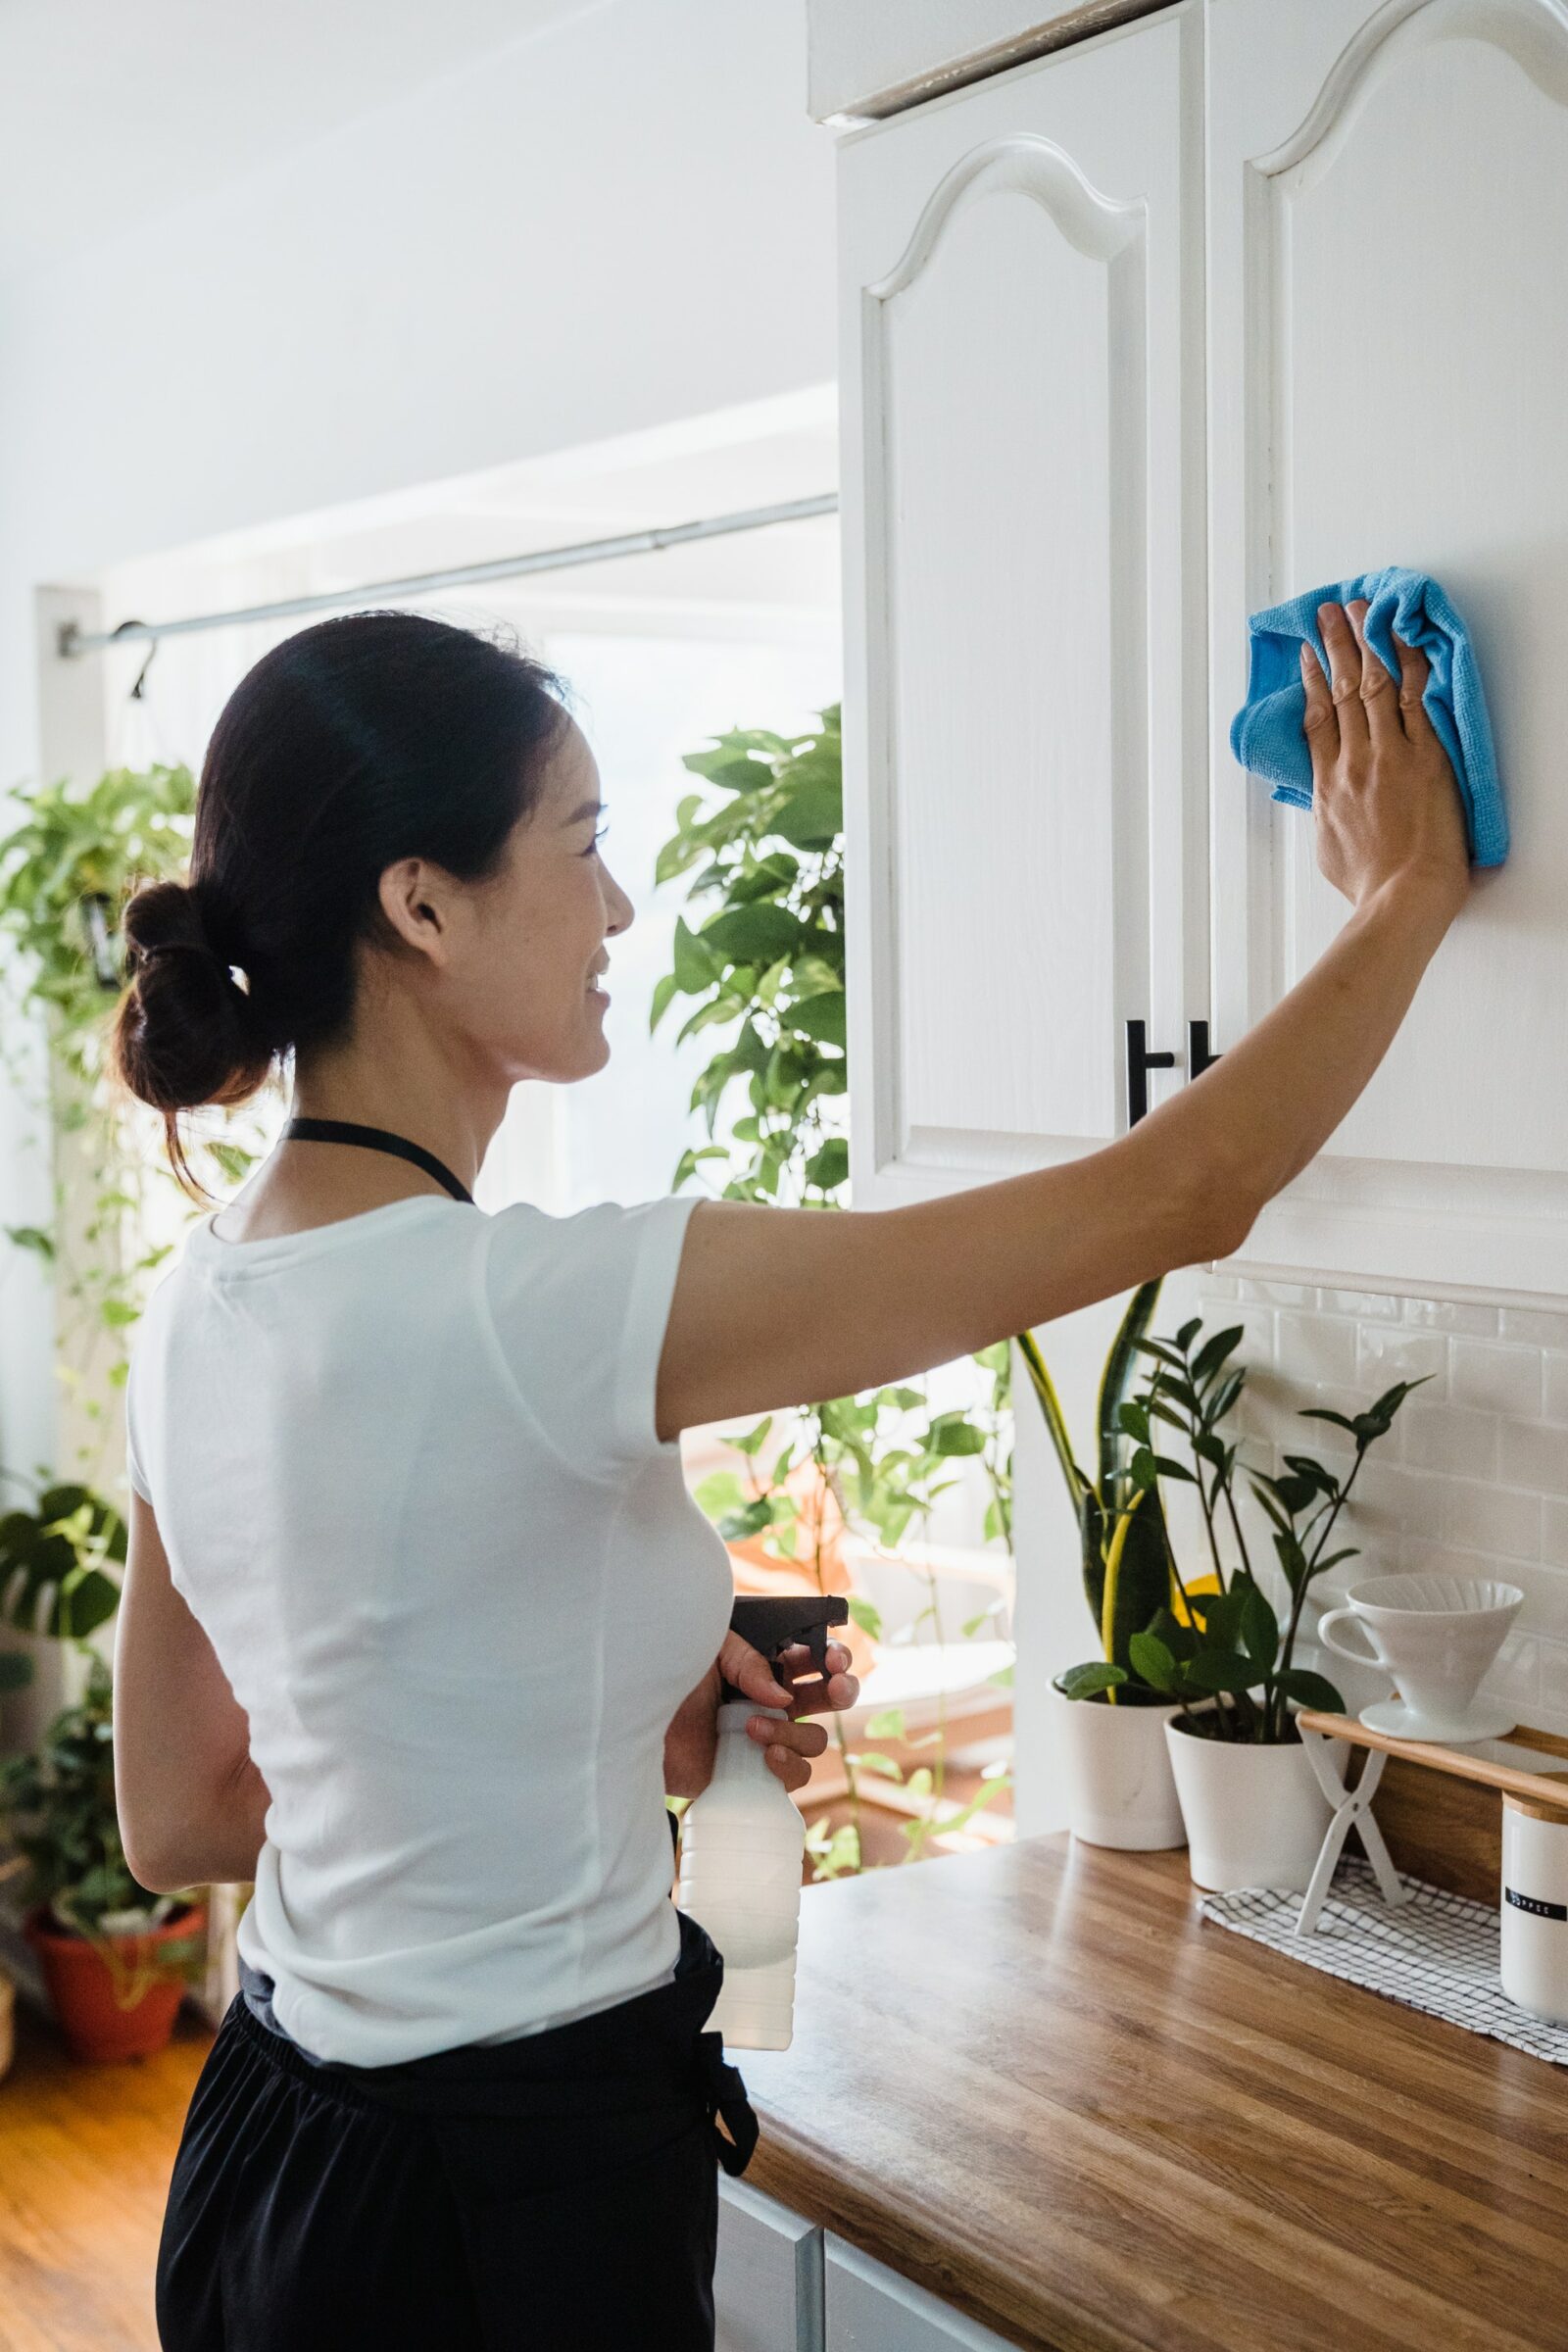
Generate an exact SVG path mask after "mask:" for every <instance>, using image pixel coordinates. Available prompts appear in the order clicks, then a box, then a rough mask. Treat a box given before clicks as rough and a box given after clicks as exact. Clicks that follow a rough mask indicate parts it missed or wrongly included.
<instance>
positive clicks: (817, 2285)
mask: <svg viewBox="0 0 1568 2352" xmlns="http://www.w3.org/2000/svg"><path fill="white" fill-rule="evenodd" d="M713 2311H714V2319H715V2332H714V2352H823V2342H822V2231H821V2230H820V2229H817V2228H816V2227H815V2226H814V2225H813V2224H812V2223H810V2222H808V2221H805V2220H803V2219H802V2217H801V2215H800V2214H798V2213H792V2212H791V2211H790V2209H789V2207H788V2206H787V2205H780V2204H779V2203H778V2201H777V2199H776V2198H774V2197H767V2196H764V2195H763V2194H762V2192H761V2190H760V2189H757V2188H749V2187H748V2186H747V2184H746V2182H745V2181H744V2180H731V2179H730V2178H729V2177H728V2175H727V2174H726V2175H724V2176H723V2177H722V2178H721V2179H720V2180H719V2183H718V2252H717V2257H716V2259H715V2261H714V2264H713Z"/></svg>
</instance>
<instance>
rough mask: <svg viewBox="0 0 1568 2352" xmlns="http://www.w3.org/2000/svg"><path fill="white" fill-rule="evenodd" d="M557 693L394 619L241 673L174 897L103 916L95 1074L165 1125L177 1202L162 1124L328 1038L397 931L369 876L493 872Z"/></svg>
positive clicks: (179, 1152)
mask: <svg viewBox="0 0 1568 2352" xmlns="http://www.w3.org/2000/svg"><path fill="white" fill-rule="evenodd" d="M565 691H566V689H565V687H564V681H563V680H562V679H561V678H560V677H559V676H558V675H557V673H556V672H555V671H554V670H551V669H548V668H547V667H546V666H545V665H544V664H543V663H542V662H536V661H534V660H533V659H531V658H530V657H529V656H528V655H526V654H523V653H522V652H520V651H519V650H518V649H517V648H516V646H515V644H509V643H505V642H502V641H501V640H500V638H499V637H498V636H493V635H480V634H479V633H478V632H477V631H475V630H471V629H466V628H458V627H455V626H453V625H452V624H451V623H450V622H447V621H441V620H433V619H429V618H427V617H425V616H423V615H422V614H419V613H345V614H343V615H342V616H341V617H339V618H337V619H333V620H323V621H319V622H317V623H316V625H315V626H314V627H312V628H308V629H301V630H299V631H298V632H297V634H296V635H294V636H292V637H288V638H285V639H284V641H283V643H282V644H281V645H277V646H274V647H273V648H272V650H271V652H270V653H269V654H265V655H264V656H263V657H262V659H261V661H260V662H257V663H256V665H255V666H254V668H252V669H250V670H248V671H247V672H246V674H245V676H244V677H243V678H242V679H241V680H240V683H239V684H238V686H236V687H235V689H234V692H233V693H232V694H231V695H230V696H229V698H228V701H227V702H226V703H225V704H224V706H223V709H222V711H221V713H220V716H219V720H218V724H217V725H216V727H215V728H214V729H213V734H212V739H211V741H210V742H209V744H208V747H207V757H206V759H205V760H204V761H203V764H202V773H201V783H200V787H199V789H198V792H197V796H196V827H195V838H194V841H193V843H192V848H191V860H190V880H189V882H188V883H183V882H151V883H148V884H146V885H145V886H144V887H143V888H142V889H140V890H138V891H137V892H136V893H135V894H134V896H133V897H132V898H131V899H130V900H128V902H127V903H126V906H125V909H124V914H123V927H124V938H125V948H126V979H127V982H128V986H127V988H126V992H125V994H124V996H123V999H122V1002H121V1005H120V1008H119V1011H118V1013H117V1015H116V1020H115V1029H114V1040H113V1059H114V1065H115V1068H116V1069H117V1071H118V1073H119V1075H120V1076H121V1078H122V1079H123V1081H124V1083H125V1085H126V1086H128V1087H129V1088H130V1090H131V1092H132V1093H133V1094H134V1095H136V1096H138V1097H139V1098H140V1100H141V1101H142V1102H144V1103H151V1104H152V1105H153V1107H154V1108H155V1109H156V1110H161V1111H162V1112H163V1114H164V1124H165V1129H166V1132H167V1134H168V1137H169V1148H170V1155H171V1158H172V1161H173V1164H174V1166H175V1168H176V1170H177V1171H178V1173H179V1174H180V1176H181V1178H182V1180H183V1181H184V1182H185V1183H186V1185H187V1187H191V1186H192V1185H193V1182H194V1180H193V1179H192V1177H191V1174H190V1170H189V1166H188V1163H187V1161H186V1158H185V1154H184V1152H183V1149H182V1147H181V1143H180V1137H179V1131H178V1125H177V1116H178V1113H179V1112H180V1111H182V1110H191V1109H195V1108H197V1107H198V1106H199V1105H201V1104H203V1103H217V1104H221V1105H224V1106H227V1105H231V1104H233V1103H242V1102H244V1101H245V1099H246V1098H247V1096H249V1095H252V1094H254V1093H255V1092H256V1089H257V1088H258V1087H259V1086H260V1085H261V1084H262V1083H263V1081H264V1080H265V1079H266V1077H267V1075H268V1072H269V1071H270V1068H271V1066H272V1064H273V1061H274V1059H276V1058H278V1057H279V1056H281V1055H284V1054H288V1053H290V1052H295V1051H297V1050H298V1049H300V1048H301V1047H307V1048H308V1047H315V1046H319V1045H323V1044H327V1043H329V1042H331V1041H332V1040H334V1039H336V1038H339V1037H341V1036H343V1035H344V1034H345V1033H346V1031H347V1030H348V1027H349V1025H350V1023H351V1021H352V1018H353V1012H354V983H355V948H356V944H357V942H358V941H359V940H360V939H362V938H367V939H377V938H378V939H381V940H382V941H384V942H385V943H386V944H388V945H390V944H392V942H393V941H394V940H395V937H396V934H395V933H394V932H393V931H392V928H391V926H390V924H388V922H387V920H386V917H385V914H384V913H383V911H382V908H381V905H380V901H379V898H378V896H377V888H378V884H379V881H380V877H381V875H382V874H383V873H384V871H385V870H386V868H387V867H388V866H389V865H393V864H396V863H397V862H398V860H399V859H400V858H429V859H431V860H432V862H433V863H435V864H437V865H440V866H443V867H445V869H446V870H447V872H448V873H451V874H454V875H456V876H457V877H458V879H459V880H460V881H478V880H481V879H482V878H484V877H485V876H486V875H488V874H491V873H493V872H494V871H495V870H496V869H497V868H498V867H499V865H500V864H501V862H502V859H503V857H504V855H505V852H506V845H507V840H508V837H509V836H510V834H511V832H512V830H513V827H514V826H515V824H516V823H517V822H518V820H519V818H521V817H523V816H524V815H526V814H527V813H528V812H529V811H530V810H531V809H533V808H534V807H535V806H536V804H537V802H538V799H539V796H540V790H541V771H542V768H543V764H544V761H545V760H546V759H547V758H548V756H549V753H550V751H551V750H552V749H553V748H554V746H555V743H556V741H557V738H558V736H559V734H560V732H561V731H562V730H563V729H564V725H565V723H566V716H567V713H566V708H565V705H564V700H563V699H561V698H562V697H563V696H564V693H565ZM236 974H238V975H242V977H243V984H242V980H241V978H239V977H236Z"/></svg>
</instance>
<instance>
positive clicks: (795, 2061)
mask: <svg viewBox="0 0 1568 2352" xmlns="http://www.w3.org/2000/svg"><path fill="white" fill-rule="evenodd" d="M731 2055H732V2056H733V2057H734V2058H735V2060H736V2062H737V2063H738V2064H739V2066H740V2068H741V2072H742V2074H743V2075H744V2077H745V2079H746V2084H747V2088H748V2090H749V2092H750V2094H751V2097H752V2103H753V2105H754V2106H755V2108H756V2109H757V2112H758V2115H759V2118H760V2122H761V2127H762V2135H761V2140H760V2144H759V2146H758V2149H757V2151H756V2154H755V2155H754V2156H753V2158H752V2161H751V2164H750V2165H749V2167H748V2168H747V2171H746V2174H745V2179H746V2180H748V2181H749V2182H751V2183H753V2184H754V2185H755V2186H757V2187H758V2188H760V2189H762V2190H764V2191H765V2192H766V2193H768V2194H769V2195H772V2196H775V2197H777V2198H779V2199H780V2200H781V2201H782V2202H783V2203H785V2204H786V2205H789V2206H792V2207H793V2208H794V2209H795V2211H796V2212H798V2213H801V2214H804V2215H805V2216H806V2217H807V2218H808V2219H809V2220H810V2221H813V2222H818V2223H822V2224H825V2225H826V2227H827V2228H829V2229H833V2230H835V2231H836V2232H837V2233H838V2234H839V2235H840V2236H841V2237H844V2238H847V2239H848V2240H849V2241H850V2242H851V2243H852V2244H854V2245H856V2246H858V2247H860V2248H861V2250H862V2251H863V2252H865V2253H867V2254H870V2255H872V2256H874V2257H875V2258H876V2259H878V2260H879V2261H882V2262H886V2263H888V2264H890V2265H891V2266H892V2267H893V2268H894V2269H895V2270H897V2271H901V2272H903V2273H904V2275H905V2276H906V2277H907V2278H912V2279H915V2280H917V2281H918V2282H919V2283H920V2284H921V2285H923V2286H925V2287H928V2288H929V2289H930V2290H931V2291H932V2292H933V2293H935V2294H938V2295H941V2296H942V2297H944V2298H945V2299H946V2300H947V2301H948V2302H950V2303H952V2304H954V2305H955V2306H956V2307H957V2308H958V2309H959V2310H961V2311H964V2312H967V2313H969V2314H970V2315H971V2316H972V2317H973V2318H975V2319H976V2320H978V2321H980V2322H981V2323H982V2324H983V2325H985V2326H986V2327H992V2328H994V2329H995V2330H996V2331H997V2333H998V2334H1000V2335H1002V2336H1004V2337H1005V2338H1006V2339H1007V2340H1009V2341H1010V2342H1013V2343H1017V2344H1026V2345H1033V2346H1040V2345H1045V2346H1050V2347H1052V2348H1053V2352H1135V2348H1136V2352H1151V2348H1157V2352H1232V2348H1234V2352H1307V2348H1308V2347H1310V2348H1311V2352H1568V2071H1564V2070H1561V2069H1558V2068H1556V2067H1552V2066H1549V2065H1547V2064H1546V2062H1545V2061H1544V2059H1539V2058H1530V2057H1526V2056H1525V2055H1524V2054H1523V2053H1522V2052H1521V2051H1516V2050H1511V2049H1508V2048H1507V2047H1505V2046H1504V2044H1503V2043H1501V2042H1497V2041H1488V2040H1486V2039H1484V2038H1483V2036H1482V2035H1480V2034H1468V2033H1465V2032H1463V2031H1462V2030H1461V2029H1460V2028H1459V2027H1457V2026H1449V2025H1446V2024H1444V2023H1443V2022H1442V2021H1441V2020H1440V2019H1438V2018H1434V2017H1427V2016H1425V2015H1423V2014H1422V2013H1421V2012H1419V2011H1417V2010H1413V2009H1405V2008H1402V2007H1401V2006H1400V2005H1399V2004H1398V2003H1397V2002H1394V2001H1389V2000H1385V1999H1383V1998H1381V1997H1380V1996H1379V1995H1378V1994H1376V1993H1372V1992H1365V1991H1362V1990H1361V1989H1359V1988H1358V1987H1356V1986H1354V1985H1344V1984H1341V1983H1339V1982H1337V1981H1336V1980H1335V1979H1334V1978H1332V1977H1327V1976H1324V1975H1323V1974H1321V1972H1319V1971H1318V1970H1316V1969H1309V1968H1306V1967H1304V1966H1302V1965H1300V1964H1299V1962H1296V1961H1292V1960H1288V1959H1285V1958H1283V1957H1281V1956H1279V1955H1277V1954H1275V1953H1273V1952H1269V1951H1265V1950H1264V1949H1262V1948H1261V1946H1259V1945H1257V1944H1253V1943H1250V1942H1248V1941H1247V1940H1246V1939H1245V1938H1244V1937H1242V1936H1234V1935H1231V1934H1229V1933H1227V1932H1226V1931H1225V1930H1224V1929H1222V1928H1217V1927H1213V1926H1204V1925H1202V1924H1201V1922H1200V1920H1199V1917H1198V1913H1197V1907H1196V1896H1195V1893H1194V1889H1193V1887H1192V1886H1191V1883H1190V1881H1189V1879H1188V1876H1187V1856H1186V1854H1185V1853H1184V1852H1177V1853H1168V1854H1119V1853H1110V1852H1107V1851H1105V1850H1103V1849H1102V1848H1098V1847H1094V1846H1086V1845H1074V1844H1072V1842H1071V1841H1070V1840H1069V1839H1067V1838H1027V1839H1023V1840H1020V1841H1019V1842H1018V1843H1017V1844H1015V1845H1008V1846H1002V1847H998V1848H996V1849H994V1850H993V1851H991V1852H989V1853H983V1854H962V1855H953V1856H949V1857H944V1858H942V1859H940V1860H930V1861H924V1862H919V1863H914V1864H910V1865H907V1866H903V1867H900V1868H897V1869H888V1870H881V1871H872V1872H868V1873H866V1874H865V1875H864V1876H863V1877H860V1878H857V1879H847V1880H841V1881H838V1882H835V1883H830V1884H826V1885H823V1886H820V1887H809V1888H808V1889H807V1890H806V1892H805V1894H804V1896H803V1899H802V1903H801V1952H800V1971H799V1976H798V1979H797V1992H796V2004H795V2038H794V2041H793V2042H792V2044H791V2046H790V2048H789V2049H788V2050H779V2051H761V2050H754V2051H733V2052H732V2053H731Z"/></svg>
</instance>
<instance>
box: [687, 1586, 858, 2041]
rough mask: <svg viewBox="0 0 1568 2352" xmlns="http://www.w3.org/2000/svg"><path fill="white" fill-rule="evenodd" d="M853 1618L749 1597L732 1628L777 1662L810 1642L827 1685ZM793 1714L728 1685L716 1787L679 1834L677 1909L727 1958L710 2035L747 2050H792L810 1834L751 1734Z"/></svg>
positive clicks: (811, 1604) (801, 1602)
mask: <svg viewBox="0 0 1568 2352" xmlns="http://www.w3.org/2000/svg"><path fill="white" fill-rule="evenodd" d="M848 1618H849V1609H848V1607H847V1605H846V1603H845V1601H844V1599H843V1596H842V1595H841V1594H839V1593H823V1594H820V1595H819V1594H817V1593H782V1594H780V1595H779V1596H778V1597H776V1598H773V1597H766V1598H762V1597H753V1596H750V1595H748V1596H744V1597H742V1598H741V1599H739V1600H737V1601H736V1603H735V1606H734V1609H733V1610H732V1612H731V1615H730V1621H729V1622H730V1630H731V1632H732V1633H737V1634H739V1635H740V1636H741V1637H742V1639H743V1640H744V1641H746V1642H750V1643H751V1645H752V1647H753V1648H754V1649H756V1650H759V1651H760V1653H761V1655H762V1656H763V1657H764V1658H767V1659H768V1660H769V1661H775V1660H776V1659H777V1658H778V1656H779V1654H780V1652H781V1651H783V1650H785V1649H787V1648H788V1647H789V1646H790V1644H791V1643H792V1642H806V1644H807V1645H808V1647H809V1651H810V1655H811V1661H812V1663H813V1665H814V1666H815V1667H816V1669H817V1672H818V1673H819V1674H820V1675H821V1676H822V1678H823V1680H824V1682H825V1680H826V1677H827V1629H828V1627H829V1626H830V1625H843V1624H845V1623H846V1622H847V1620H848ZM807 1687H808V1689H814V1688H815V1686H814V1685H808V1686H807ZM787 1713H788V1709H787V1708H784V1707H764V1706H759V1705H757V1703H756V1702H755V1701H754V1700H752V1699H748V1698H746V1697H744V1696H743V1695H742V1693H741V1692H740V1691H737V1690H736V1689H735V1687H734V1686H733V1684H731V1683H725V1684H724V1686H723V1691H722V1697H721V1701H720V1705H719V1709H718V1748H717V1753H716V1754H715V1756H714V1759H713V1777H712V1779H711V1781H710V1782H709V1784H708V1787H707V1788H706V1789H704V1790H703V1793H702V1795H701V1796H699V1797H694V1798H693V1800H692V1802H691V1803H690V1804H689V1805H688V1806H687V1808H686V1812H685V1815H684V1817H683V1819H682V1822H681V1836H680V1885H679V1891H678V1893H677V1895H676V1898H675V1899H676V1902H677V1903H678V1905H679V1907H680V1909H681V1910H682V1911H688V1912H690V1914H691V1916H692V1918H693V1919H695V1920H696V1921H697V1922H698V1924H699V1925H700V1926H701V1927H704V1928H706V1929H707V1931H708V1933H709V1935H710V1936H711V1937H712V1939H713V1941H714V1943H715V1944H716V1945H717V1947H718V1950H719V1952H720V1954H721V1955H722V1957H723V1962H724V1983H723V1986H722V1988H721V1990H720V1992H719V1996H718V1999H717V2001H716V2002H715V2003H714V2005H713V2009H712V2012H711V2016H710V2017H709V2020H708V2024H709V2028H710V2030H711V2031H716V2032H717V2033H719V2034H722V2035H723V2037H724V2039H725V2041H726V2042H728V2043H729V2044H730V2045H731V2047H732V2048H735V2049H740V2050H787V2049H788V2048H789V2045H790V2035H791V2032H792V2030H793V2024H794V2012H795V1944H796V1937H797V1936H798V1933H799V1930H800V1918H801V1858H802V1854H803V1852H804V1850H805V1845H806V1824H805V1822H804V1821H803V1820H802V1818H801V1815H800V1813H799V1811H798V1810H797V1808H796V1805H795V1802H794V1799H793V1798H792V1797H791V1795H790V1792H789V1790H788V1789H786V1788H785V1786H784V1784H783V1782H782V1781H781V1780H779V1779H778V1777H777V1775H776V1774H774V1773H772V1772H770V1771H769V1770H768V1767H767V1756H766V1752H765V1750H764V1749H763V1748H762V1747H761V1746H760V1744H759V1743H758V1741H757V1740H754V1739H753V1738H752V1737H751V1735H750V1733H749V1732H748V1731H747V1729H746V1726H747V1724H748V1723H749V1722H750V1721H751V1719H752V1717H753V1716H754V1715H778V1716H785V1715H787Z"/></svg>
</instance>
